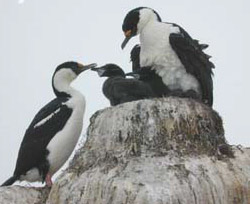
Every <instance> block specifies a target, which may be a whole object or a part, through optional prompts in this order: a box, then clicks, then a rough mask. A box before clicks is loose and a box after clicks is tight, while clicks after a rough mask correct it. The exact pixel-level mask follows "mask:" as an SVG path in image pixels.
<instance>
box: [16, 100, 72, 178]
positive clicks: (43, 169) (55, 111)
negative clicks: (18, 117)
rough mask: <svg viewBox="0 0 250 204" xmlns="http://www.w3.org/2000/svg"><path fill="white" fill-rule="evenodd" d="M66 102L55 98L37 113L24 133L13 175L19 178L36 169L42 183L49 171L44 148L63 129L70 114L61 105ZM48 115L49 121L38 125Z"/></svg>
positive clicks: (69, 111) (68, 110) (69, 110)
mask: <svg viewBox="0 0 250 204" xmlns="http://www.w3.org/2000/svg"><path fill="white" fill-rule="evenodd" d="M68 100H69V98H65V97H61V98H56V99H54V100H53V101H51V102H50V103H48V104H47V105H46V106H45V107H44V108H42V109H41V110H40V111H39V112H38V113H37V115H36V116H35V118H34V120H33V121H32V122H31V124H30V126H29V127H28V129H27V130H26V132H25V136H24V138H23V141H22V143H21V147H20V150H19V153H18V159H17V163H16V169H15V171H14V175H16V176H17V177H19V176H20V175H23V174H25V173H26V172H27V171H28V170H30V169H32V168H34V167H37V168H38V169H39V173H40V174H41V175H42V181H44V180H45V177H46V175H47V173H48V169H49V164H48V161H47V159H46V156H47V155H48V154H49V152H48V150H47V149H46V147H47V145H48V143H49V142H50V141H51V139H52V138H53V137H54V136H55V135H56V133H57V132H59V131H61V130H62V129H63V127H64V125H65V124H66V122H67V121H68V119H69V118H70V116H71V114H72V109H71V108H69V107H68V106H66V105H63V104H64V103H65V102H67V101H68ZM51 114H52V115H51ZM49 115H51V117H50V119H49V120H47V121H46V122H45V123H43V124H41V125H39V122H41V121H42V120H43V119H45V118H47V117H48V116H49ZM36 125H38V126H36ZM31 152H32V154H31Z"/></svg>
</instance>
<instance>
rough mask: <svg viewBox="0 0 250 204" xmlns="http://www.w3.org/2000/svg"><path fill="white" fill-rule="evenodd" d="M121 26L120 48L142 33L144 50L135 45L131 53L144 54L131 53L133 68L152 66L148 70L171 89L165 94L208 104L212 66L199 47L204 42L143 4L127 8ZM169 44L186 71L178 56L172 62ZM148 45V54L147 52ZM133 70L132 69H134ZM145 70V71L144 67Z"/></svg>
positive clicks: (210, 101)
mask: <svg viewBox="0 0 250 204" xmlns="http://www.w3.org/2000/svg"><path fill="white" fill-rule="evenodd" d="M148 22H150V23H148ZM164 24H165V25H166V26H165V25H164ZM153 25H154V26H153ZM122 29H123V32H124V34H125V39H124V41H123V43H122V48H124V47H125V46H126V44H127V43H128V41H129V40H130V39H131V38H132V37H134V36H136V35H138V34H140V35H141V34H142V35H141V37H140V41H141V43H142V45H141V46H142V47H143V48H144V49H143V51H144V52H143V53H140V50H139V47H138V46H137V47H136V49H135V50H134V51H133V52H134V53H133V55H143V54H145V55H143V57H141V59H143V60H142V61H140V59H138V57H137V58H135V57H134V56H133V57H131V59H132V62H133V70H135V69H136V67H138V65H139V66H141V69H144V68H146V67H147V68H149V67H151V69H153V70H155V72H152V73H155V74H156V75H159V77H162V81H163V83H164V84H165V85H166V86H167V88H168V89H169V90H171V91H170V92H168V95H172V96H179V97H191V98H195V99H197V100H202V101H203V102H204V103H205V104H207V105H209V106H212V104H213V80H212V76H213V71H212V69H213V68H214V64H213V63H212V62H210V61H209V58H210V56H209V55H207V54H205V53H204V51H203V50H204V49H206V48H207V47H208V45H206V44H200V43H199V41H198V40H196V39H193V38H192V37H191V36H190V35H189V34H188V33H187V32H186V31H185V30H184V29H183V28H182V27H180V26H179V25H177V24H174V23H164V22H162V21H161V18H160V16H159V14H158V13H157V12H156V11H154V10H153V9H151V8H147V7H139V8H136V9H133V10H131V11H129V12H128V14H127V15H126V17H125V18H124V21H123V25H122ZM160 32H161V33H162V35H167V36H166V37H167V38H168V40H166V39H167V38H165V37H163V36H161V35H160ZM154 33H155V34H154ZM157 38H158V40H157ZM169 47H170V48H172V50H173V51H174V52H175V54H176V56H177V57H178V59H179V61H180V62H181V64H182V65H183V67H184V69H185V72H186V73H185V72H182V68H180V65H179V63H178V60H177V61H176V64H173V62H174V60H173V59H174V57H175V54H174V53H172V51H171V49H169ZM164 48H165V49H164ZM151 49H152V54H151V55H150V54H149V53H150V51H151ZM165 50H168V52H166V53H165V54H164V53H161V51H162V52H165ZM138 53H139V54H138ZM131 55H132V54H131ZM168 61H169V62H168ZM134 66H135V68H134ZM137 70H138V69H137ZM137 70H136V71H134V72H138V71H137ZM173 70H176V71H173ZM147 73H149V72H148V71H147Z"/></svg>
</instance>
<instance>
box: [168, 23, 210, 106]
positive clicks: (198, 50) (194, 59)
mask: <svg viewBox="0 0 250 204" xmlns="http://www.w3.org/2000/svg"><path fill="white" fill-rule="evenodd" d="M172 25H173V26H176V27H178V28H179V29H180V33H172V34H170V36H169V42H170V44H171V46H172V48H173V50H174V51H175V52H176V54H177V56H178V57H179V59H180V60H181V62H182V64H183V65H184V67H185V68H186V71H187V73H190V74H192V75H193V76H195V78H197V79H198V81H199V83H200V86H201V91H202V100H203V102H204V103H206V104H208V105H209V106H212V105H213V80H212V75H213V71H212V68H214V64H213V63H212V62H210V61H209V58H210V56H208V55H207V54H205V53H204V52H203V50H204V49H205V48H207V47H208V45H206V44H199V41H198V40H194V39H192V38H191V37H190V35H189V34H188V33H187V32H186V31H185V30H184V29H183V28H181V27H180V26H178V25H176V24H172Z"/></svg>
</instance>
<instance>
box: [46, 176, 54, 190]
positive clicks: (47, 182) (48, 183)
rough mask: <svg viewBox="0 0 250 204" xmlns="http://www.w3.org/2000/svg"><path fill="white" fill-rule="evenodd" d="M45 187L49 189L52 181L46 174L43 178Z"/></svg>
mask: <svg viewBox="0 0 250 204" xmlns="http://www.w3.org/2000/svg"><path fill="white" fill-rule="evenodd" d="M45 182H46V186H48V187H51V186H52V184H53V183H52V180H51V175H50V174H49V173H48V174H47V175H46V178H45Z"/></svg>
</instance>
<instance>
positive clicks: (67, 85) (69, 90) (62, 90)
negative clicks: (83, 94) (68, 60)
mask: <svg viewBox="0 0 250 204" xmlns="http://www.w3.org/2000/svg"><path fill="white" fill-rule="evenodd" d="M52 87H53V90H54V93H55V95H56V96H57V97H74V96H77V95H79V94H80V93H79V92H78V91H77V90H76V89H74V88H73V87H71V80H69V79H67V78H65V79H62V78H56V77H54V78H53V80H52Z"/></svg>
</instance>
